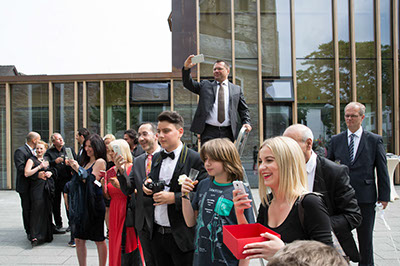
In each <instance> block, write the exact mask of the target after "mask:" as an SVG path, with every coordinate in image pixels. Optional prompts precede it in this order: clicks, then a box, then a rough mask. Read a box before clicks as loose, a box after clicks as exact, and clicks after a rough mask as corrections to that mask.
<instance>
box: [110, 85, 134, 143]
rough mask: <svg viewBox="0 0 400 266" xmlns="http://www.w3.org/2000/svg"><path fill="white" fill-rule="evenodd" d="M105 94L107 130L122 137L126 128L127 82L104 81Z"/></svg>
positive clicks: (117, 136)
mask: <svg viewBox="0 0 400 266" xmlns="http://www.w3.org/2000/svg"><path fill="white" fill-rule="evenodd" d="M104 95H105V96H104V123H105V132H106V134H108V133H112V134H114V135H115V137H116V138H121V137H123V135H124V131H125V130H126V82H124V81H109V82H104ZM131 115H132V114H131Z"/></svg>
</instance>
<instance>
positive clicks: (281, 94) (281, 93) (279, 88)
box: [263, 80, 294, 101]
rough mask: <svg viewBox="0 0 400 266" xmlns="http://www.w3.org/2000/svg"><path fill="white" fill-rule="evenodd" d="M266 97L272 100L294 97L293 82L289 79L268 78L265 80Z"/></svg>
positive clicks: (291, 99) (291, 98)
mask: <svg viewBox="0 0 400 266" xmlns="http://www.w3.org/2000/svg"><path fill="white" fill-rule="evenodd" d="M263 89H264V99H266V100H272V101H282V100H286V101H288V100H290V101H294V98H293V86H292V82H291V81H288V80H267V81H264V82H263Z"/></svg>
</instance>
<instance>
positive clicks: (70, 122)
mask: <svg viewBox="0 0 400 266" xmlns="http://www.w3.org/2000/svg"><path fill="white" fill-rule="evenodd" d="M53 102H54V116H53V121H54V124H53V125H54V129H53V131H54V132H58V133H60V134H61V136H63V138H64V141H65V145H66V146H69V147H74V145H75V132H74V83H54V84H53Z"/></svg>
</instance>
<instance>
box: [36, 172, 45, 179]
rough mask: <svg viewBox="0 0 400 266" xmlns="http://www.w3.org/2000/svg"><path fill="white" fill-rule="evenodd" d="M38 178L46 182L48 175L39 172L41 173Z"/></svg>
mask: <svg viewBox="0 0 400 266" xmlns="http://www.w3.org/2000/svg"><path fill="white" fill-rule="evenodd" d="M38 178H40V179H43V180H46V173H45V172H43V171H41V172H39V173H38Z"/></svg>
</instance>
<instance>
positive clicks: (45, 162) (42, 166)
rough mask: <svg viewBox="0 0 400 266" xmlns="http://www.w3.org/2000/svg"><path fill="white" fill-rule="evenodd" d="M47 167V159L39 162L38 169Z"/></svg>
mask: <svg viewBox="0 0 400 266" xmlns="http://www.w3.org/2000/svg"><path fill="white" fill-rule="evenodd" d="M47 167H49V162H48V161H43V162H42V163H41V164H40V169H46V168H47Z"/></svg>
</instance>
